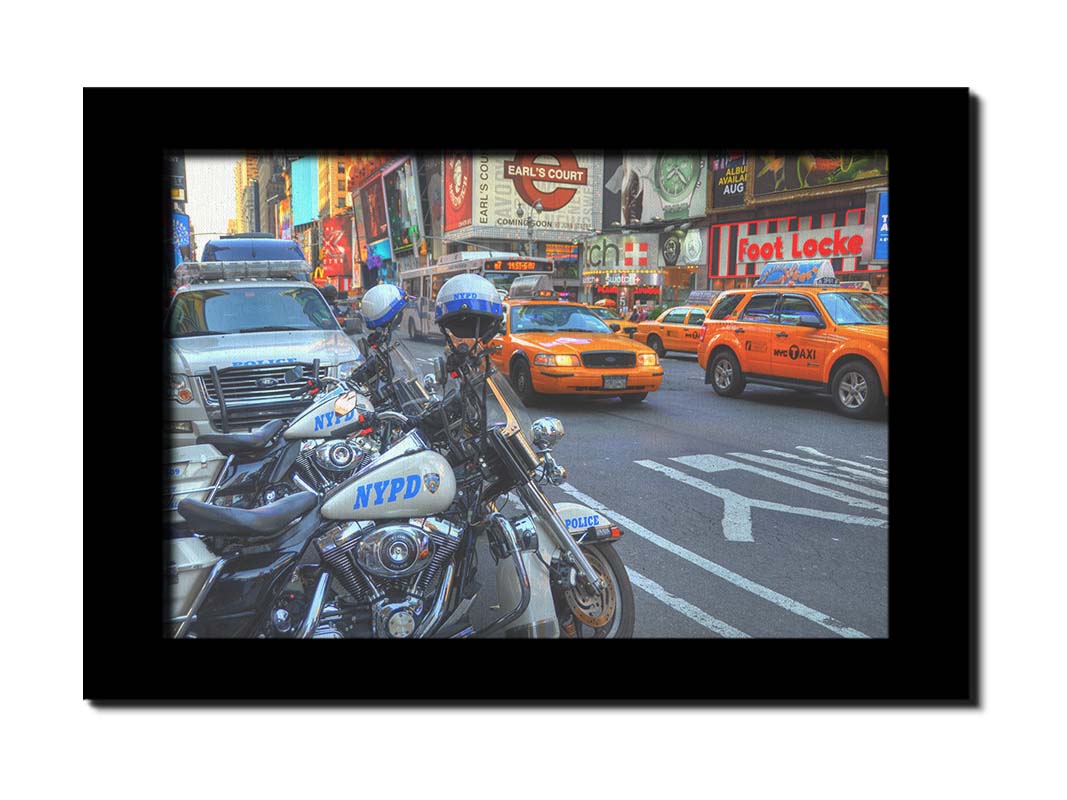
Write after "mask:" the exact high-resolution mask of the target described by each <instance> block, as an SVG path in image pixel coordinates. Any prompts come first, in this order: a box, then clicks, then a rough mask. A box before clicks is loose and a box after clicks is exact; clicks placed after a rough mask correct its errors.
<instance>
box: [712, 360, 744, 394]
mask: <svg viewBox="0 0 1067 800" xmlns="http://www.w3.org/2000/svg"><path fill="white" fill-rule="evenodd" d="M708 383H710V384H711V388H713V389H714V390H715V393H716V394H720V395H722V396H723V397H737V396H738V395H739V394H741V392H742V391H744V389H745V379H744V376H742V375H741V365H740V364H738V363H737V356H735V355H734V354H733V353H731V352H730V351H729V350H723V351H722V352H720V353H716V354H715V356H714V357H712V359H711V361H709V362H708Z"/></svg>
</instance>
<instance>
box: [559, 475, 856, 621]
mask: <svg viewBox="0 0 1067 800" xmlns="http://www.w3.org/2000/svg"><path fill="white" fill-rule="evenodd" d="M559 489H561V490H562V491H564V492H566V493H567V494H569V495H570V496H571V497H573V498H574V499H575V500H577V501H578V502H579V503H584V504H585V505H587V506H589V507H590V508H591V509H593V510H594V511H599V512H600V513H601V514H603V515H604V516H606V517H607V518H608V519H610V520H612V521H613V522H617V523H618V524H620V525H622V526H623V527H624V528H626V530H628V531H630V532H631V533H634V534H636V535H637V536H640V537H641V538H642V539H644V540H645V541H648V542H651V543H652V544H654V545H656V546H657V547H662V548H663V549H664V550H667V551H668V552H670V553H674V555H676V556H678V557H679V558H684V559H685V560H686V561H688V562H689V563H690V564H694V565H696V566H698V567H700V568H701V569H702V570H705V571H706V572H710V573H711V574H712V575H714V576H716V577H718V578H722V579H723V580H724V581H727V582H728V583H731V584H733V585H734V586H736V587H738V588H739V589H743V590H745V591H746V592H751V593H752V594H754V595H756V596H757V597H760V598H762V599H764V600H766V601H767V602H769V603H773V604H774V605H776V606H778V607H779V608H783V609H785V610H786V611H788V612H790V613H791V614H796V615H797V616H799V617H803V618H804V619H806V620H809V621H811V622H814V623H815V624H816V625H821V626H822V627H824V628H826V629H827V630H830V631H833V632H834V633H836V634H837V635H838V636H844V637H846V638H849V639H869V638H870V637H869V636H868V635H867V634H865V633H863V632H862V631H858V630H856V629H855V628H850V627H848V626H847V625H844V624H842V623H840V622H838V621H837V620H836V619H834V618H833V617H831V616H830V615H829V614H824V613H822V612H821V611H816V610H815V609H814V608H810V607H808V606H806V605H804V604H803V603H801V602H799V601H797V600H794V599H793V598H791V597H786V596H785V595H784V594H781V593H780V592H776V591H774V589H769V588H767V587H766V586H762V585H761V584H758V583H756V582H755V581H752V580H749V579H748V578H746V577H744V576H743V575H738V574H737V573H736V572H734V571H733V570H731V569H727V568H726V567H724V566H723V565H722V564H718V563H716V562H714V561H712V560H710V559H707V558H704V556H699V555H697V554H696V553H694V552H693V551H692V550H687V549H686V548H684V547H682V546H681V545H679V544H675V543H674V542H672V541H671V540H670V539H667V538H664V537H663V536H660V535H659V534H658V533H654V532H653V531H650V530H649V529H648V528H646V527H645V526H644V525H641V524H640V523H638V522H634V521H633V520H632V519H630V518H629V517H625V516H623V515H622V514H620V513H619V512H618V511H612V510H611V509H610V508H608V507H607V506H605V505H604V504H603V503H601V502H599V501H598V500H595V499H594V498H592V497H590V496H589V495H587V494H585V493H584V492H580V491H578V490H577V489H575V488H574V487H573V486H571V485H570V484H569V483H562V484H560V485H559Z"/></svg>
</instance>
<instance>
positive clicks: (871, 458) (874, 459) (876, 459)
mask: <svg viewBox="0 0 1067 800" xmlns="http://www.w3.org/2000/svg"><path fill="white" fill-rule="evenodd" d="M860 458H869V459H870V460H871V461H885V459H884V458H879V457H878V456H860ZM864 466H866V464H865V465H864ZM882 471H883V472H885V471H886V470H882Z"/></svg>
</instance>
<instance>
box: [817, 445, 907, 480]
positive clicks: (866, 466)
mask: <svg viewBox="0 0 1067 800" xmlns="http://www.w3.org/2000/svg"><path fill="white" fill-rule="evenodd" d="M797 450H800V451H801V452H803V453H811V454H812V455H813V456H819V457H820V458H826V459H829V460H830V461H837V462H838V463H841V464H851V465H852V466H854V467H863V468H864V469H873V470H875V471H876V472H882V473H885V474H886V475H888V474H889V470H887V469H882V468H881V467H872V466H871V465H870V464H864V463H862V462H859V461H849V460H848V459H847V458H836V457H835V456H828V455H826V453H820V452H819V451H818V450H816V449H815V448H814V447H804V446H802V445H797ZM864 458H871V456H864ZM873 460H876V461H885V459H884V458H879V459H873Z"/></svg>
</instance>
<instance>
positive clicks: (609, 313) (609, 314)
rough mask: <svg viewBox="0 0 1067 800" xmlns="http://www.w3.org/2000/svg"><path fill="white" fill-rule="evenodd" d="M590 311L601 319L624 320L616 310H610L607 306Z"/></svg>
mask: <svg viewBox="0 0 1067 800" xmlns="http://www.w3.org/2000/svg"><path fill="white" fill-rule="evenodd" d="M589 310H590V311H592V312H593V313H594V314H596V315H597V316H598V317H600V318H601V319H617V320H622V317H620V316H619V315H618V314H617V313H616V312H615V309H613V308H608V307H607V306H597V307H596V308H591V309H589Z"/></svg>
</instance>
